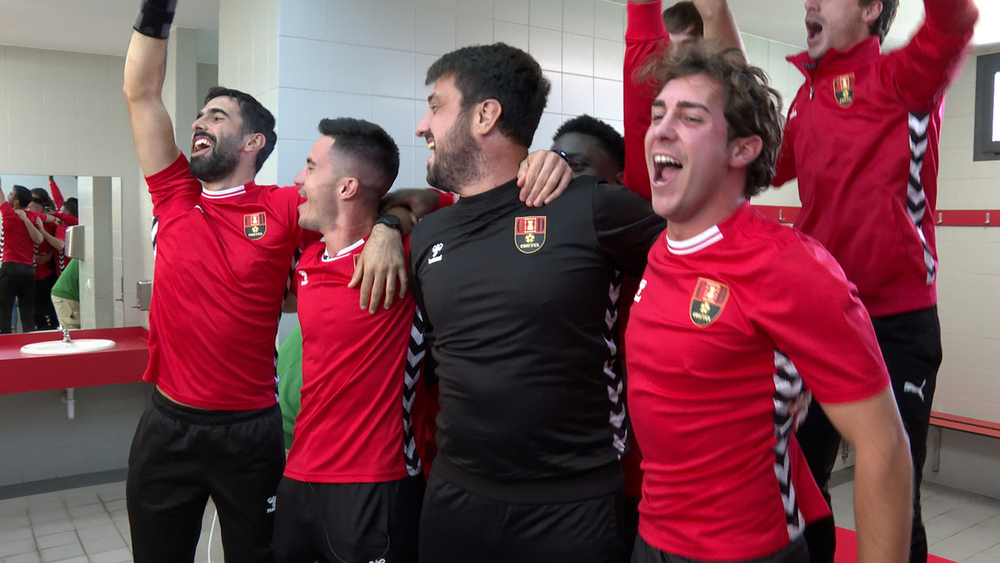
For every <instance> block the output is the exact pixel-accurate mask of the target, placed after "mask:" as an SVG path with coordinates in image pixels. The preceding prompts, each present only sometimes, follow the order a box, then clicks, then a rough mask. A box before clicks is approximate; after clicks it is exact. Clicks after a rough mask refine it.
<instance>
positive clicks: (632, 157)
mask: <svg viewBox="0 0 1000 563" xmlns="http://www.w3.org/2000/svg"><path fill="white" fill-rule="evenodd" d="M661 8H662V6H661V3H660V2H659V1H658V0H657V1H655V2H648V3H641V4H640V3H635V2H629V3H628V5H627V9H628V25H627V27H626V29H625V62H624V67H623V73H622V87H623V89H624V91H623V99H624V104H625V107H624V118H625V180H624V182H625V185H626V186H627V187H628V188H629V189H630V190H632V191H634V192H635V193H637V194H639V195H640V196H642V197H643V199H645V200H647V201H649V200H650V199H651V198H652V194H651V190H650V187H649V172H648V171H647V170H646V149H645V138H646V130H647V129H649V122H650V108H651V107H652V105H653V100H654V99H655V98H656V94H657V92H656V89H655V86H654V85H653V84H652V83H651V82H649V81H647V80H641V81H638V82H637V81H636V76H635V75H636V72H637V71H639V70H640V69H641V68H642V67H643V65H645V64H646V63H647V62H648V61H649V60H650V59H652V58H653V57H656V56H658V55H659V54H660V53H662V52H664V50H666V48H667V45H668V44H669V42H670V37H669V35H667V29H666V27H664V25H663V16H662V10H661Z"/></svg>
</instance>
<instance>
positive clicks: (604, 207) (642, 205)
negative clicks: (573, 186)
mask: <svg viewBox="0 0 1000 563" xmlns="http://www.w3.org/2000/svg"><path fill="white" fill-rule="evenodd" d="M593 189H594V231H595V233H596V235H597V244H598V246H600V248H601V251H602V252H604V253H605V254H606V255H607V256H609V257H610V258H611V260H612V261H613V262H614V263H615V264H616V267H617V268H618V269H619V270H622V271H623V272H625V273H627V274H630V275H633V276H638V275H640V274H642V271H643V270H644V269H645V268H646V256H647V255H648V254H649V249H650V247H651V246H652V245H653V241H655V240H656V237H657V235H659V234H660V233H662V232H663V229H664V228H666V226H667V222H666V221H665V220H664V219H663V218H662V217H660V216H658V215H656V214H655V213H653V207H652V205H650V203H649V202H648V201H646V200H644V199H643V198H641V197H639V195H638V194H636V193H635V192H632V191H630V190H628V189H626V188H624V187H622V186H612V185H609V184H597V185H596V186H594V188H593Z"/></svg>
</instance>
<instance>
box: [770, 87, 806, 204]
mask: <svg viewBox="0 0 1000 563" xmlns="http://www.w3.org/2000/svg"><path fill="white" fill-rule="evenodd" d="M798 99H799V98H798V96H796V97H795V99H793V100H792V105H790V106H789V107H788V115H789V116H792V115H795V113H794V112H795V104H796V102H797V101H798ZM797 124H798V121H795V120H794V119H789V120H788V121H786V122H785V130H784V132H782V135H781V150H780V151H779V152H778V160H777V161H776V162H775V164H774V177H773V178H772V179H771V185H773V186H775V187H778V186H781V185H784V184H785V183H786V182H790V181H792V180H794V179H795V178H797V177H798V175H799V174H798V171H797V170H796V168H795V133H796V129H797V127H796V125H797Z"/></svg>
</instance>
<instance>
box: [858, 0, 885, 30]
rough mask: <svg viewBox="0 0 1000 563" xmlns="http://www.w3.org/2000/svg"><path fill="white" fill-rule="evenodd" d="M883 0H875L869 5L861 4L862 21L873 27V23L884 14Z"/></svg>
mask: <svg viewBox="0 0 1000 563" xmlns="http://www.w3.org/2000/svg"><path fill="white" fill-rule="evenodd" d="M882 8H883V6H882V2H881V0H875V1H874V2H872V3H871V4H868V5H867V6H861V21H863V22H865V25H867V26H869V27H871V25H872V23H874V22H875V20H877V19H878V17H879V16H881V15H882Z"/></svg>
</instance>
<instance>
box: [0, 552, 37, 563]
mask: <svg viewBox="0 0 1000 563" xmlns="http://www.w3.org/2000/svg"><path fill="white" fill-rule="evenodd" d="M41 561H42V556H41V555H39V554H38V552H37V551H32V552H31V553H22V554H20V555H14V556H12V557H5V558H4V560H3V562H4V563H41Z"/></svg>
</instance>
